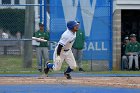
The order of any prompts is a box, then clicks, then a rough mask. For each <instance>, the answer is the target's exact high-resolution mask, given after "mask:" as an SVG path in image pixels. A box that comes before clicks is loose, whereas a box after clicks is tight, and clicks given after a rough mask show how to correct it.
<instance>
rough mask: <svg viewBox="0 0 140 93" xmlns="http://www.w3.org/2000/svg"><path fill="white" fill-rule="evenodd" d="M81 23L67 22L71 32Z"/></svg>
mask: <svg viewBox="0 0 140 93" xmlns="http://www.w3.org/2000/svg"><path fill="white" fill-rule="evenodd" d="M78 24H79V23H78V22H77V21H69V22H67V28H68V29H69V30H72V29H73V28H74V26H76V25H78Z"/></svg>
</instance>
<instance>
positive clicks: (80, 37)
mask: <svg viewBox="0 0 140 93" xmlns="http://www.w3.org/2000/svg"><path fill="white" fill-rule="evenodd" d="M84 42H85V33H84V32H82V31H81V30H78V31H77V32H76V39H75V42H74V44H73V46H72V47H73V48H75V49H78V50H81V49H83V48H84Z"/></svg>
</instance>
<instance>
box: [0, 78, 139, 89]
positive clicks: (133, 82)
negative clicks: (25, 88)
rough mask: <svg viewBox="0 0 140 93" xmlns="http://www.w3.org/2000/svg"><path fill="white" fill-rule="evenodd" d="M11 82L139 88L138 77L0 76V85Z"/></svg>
mask: <svg viewBox="0 0 140 93" xmlns="http://www.w3.org/2000/svg"><path fill="white" fill-rule="evenodd" d="M11 84H63V85H67V84H78V85H88V86H110V87H125V88H140V77H73V79H71V80H67V79H66V78H65V77H0V85H11Z"/></svg>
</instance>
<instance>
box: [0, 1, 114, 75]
mask: <svg viewBox="0 0 140 93" xmlns="http://www.w3.org/2000/svg"><path fill="white" fill-rule="evenodd" d="M22 1H24V2H23V4H15V5H1V8H0V71H1V72H2V73H3V72H19V71H20V72H30V73H31V72H35V73H36V72H37V62H36V49H35V47H34V46H32V36H33V33H34V32H35V31H36V30H38V29H39V27H38V23H39V22H42V21H44V25H45V27H47V28H46V30H50V41H51V42H50V60H51V59H52V55H53V51H54V48H55V46H56V44H57V41H58V40H59V39H60V36H61V34H62V33H63V31H64V30H65V29H66V22H67V21H69V20H75V19H76V20H78V21H80V24H81V29H83V30H84V31H85V35H86V41H85V48H84V55H83V61H84V63H83V65H84V66H85V67H84V68H85V69H86V70H92V68H94V69H95V70H103V69H106V70H108V69H110V68H111V66H112V50H111V49H112V46H111V45H112V41H111V40H112V39H111V38H112V37H111V13H112V12H111V8H112V7H111V0H93V1H92V0H87V1H84V0H69V1H68V0H51V1H50V2H49V4H47V3H46V2H45V1H49V0H22ZM25 1H26V2H25ZM27 1H28V3H27ZM31 1H32V2H31ZM42 1H44V2H42ZM26 3H27V4H26ZM39 3H40V4H39ZM41 3H42V4H41ZM43 4H44V5H43ZM44 11H45V12H44ZM46 11H47V12H46ZM49 15H50V21H49V20H48V18H49V17H48V16H49ZM49 23H50V25H49ZM100 26H102V27H100ZM49 27H50V28H49ZM85 60H86V61H85ZM42 61H43V60H42ZM87 61H89V62H87ZM93 61H94V62H93ZM62 68H63V67H62Z"/></svg>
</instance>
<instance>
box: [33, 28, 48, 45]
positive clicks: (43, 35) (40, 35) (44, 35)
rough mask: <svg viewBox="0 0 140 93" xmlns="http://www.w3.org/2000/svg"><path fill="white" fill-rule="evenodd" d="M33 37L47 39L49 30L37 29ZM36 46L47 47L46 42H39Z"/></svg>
mask: <svg viewBox="0 0 140 93" xmlns="http://www.w3.org/2000/svg"><path fill="white" fill-rule="evenodd" d="M34 37H37V38H42V39H45V40H49V32H48V31H46V32H44V31H40V30H38V31H37V32H35V33H34ZM37 47H48V42H40V45H39V46H37Z"/></svg>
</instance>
